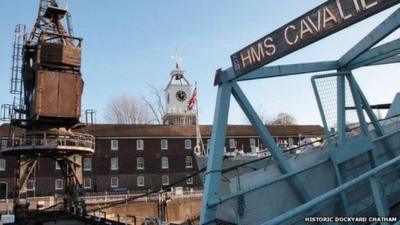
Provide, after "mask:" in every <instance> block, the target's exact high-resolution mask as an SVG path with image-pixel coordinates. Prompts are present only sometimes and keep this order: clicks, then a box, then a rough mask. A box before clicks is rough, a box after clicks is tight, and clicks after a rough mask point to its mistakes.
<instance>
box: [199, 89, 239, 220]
mask: <svg viewBox="0 0 400 225" xmlns="http://www.w3.org/2000/svg"><path fill="white" fill-rule="evenodd" d="M231 92H232V84H231V82H225V83H222V84H221V85H220V86H219V87H218V93H217V100H216V108H215V113H214V122H213V124H214V125H213V128H212V136H211V149H210V152H209V154H208V157H209V158H208V163H207V171H206V173H205V182H204V195H203V201H202V210H203V211H202V212H201V216H200V224H212V223H214V221H215V219H216V216H217V209H216V207H212V208H209V207H208V203H211V202H216V201H217V200H218V199H219V191H220V182H221V181H220V178H221V169H222V166H223V156H224V146H225V137H226V129H227V123H228V113H229V105H230V100H231Z"/></svg>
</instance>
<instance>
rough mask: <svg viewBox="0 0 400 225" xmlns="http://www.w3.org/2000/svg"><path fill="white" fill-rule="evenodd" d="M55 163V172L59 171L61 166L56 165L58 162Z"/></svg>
mask: <svg viewBox="0 0 400 225" xmlns="http://www.w3.org/2000/svg"><path fill="white" fill-rule="evenodd" d="M54 162H55V170H61V166H60V164H59V163H58V160H56V161H54Z"/></svg>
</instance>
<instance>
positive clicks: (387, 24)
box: [339, 9, 400, 68]
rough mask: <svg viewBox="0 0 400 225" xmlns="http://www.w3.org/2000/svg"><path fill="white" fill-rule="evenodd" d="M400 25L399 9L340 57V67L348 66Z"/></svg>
mask: <svg viewBox="0 0 400 225" xmlns="http://www.w3.org/2000/svg"><path fill="white" fill-rule="evenodd" d="M399 26H400V9H397V10H396V11H395V12H394V13H393V14H392V15H390V16H389V17H388V18H387V19H385V20H384V21H383V22H382V23H381V24H380V25H379V26H377V27H376V28H375V29H374V30H372V31H371V32H370V33H369V34H368V35H367V36H366V37H364V38H363V39H362V40H361V41H360V42H358V43H357V44H356V45H355V46H354V47H353V48H352V49H350V50H349V51H348V52H347V53H346V54H344V55H343V56H342V57H341V58H340V59H339V65H340V67H341V68H343V67H345V66H347V65H348V64H349V63H351V62H352V61H353V60H355V59H356V58H357V57H358V56H360V55H361V54H363V53H364V52H365V51H367V50H368V49H370V48H371V47H372V46H374V45H375V44H376V43H378V42H379V41H381V40H382V39H384V38H385V37H387V36H388V35H389V34H391V33H392V32H393V31H395V30H396V29H397V28H399Z"/></svg>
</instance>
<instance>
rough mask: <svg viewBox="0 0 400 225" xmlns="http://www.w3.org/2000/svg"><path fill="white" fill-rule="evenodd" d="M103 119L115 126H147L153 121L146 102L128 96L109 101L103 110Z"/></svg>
mask: <svg viewBox="0 0 400 225" xmlns="http://www.w3.org/2000/svg"><path fill="white" fill-rule="evenodd" d="M105 119H106V120H107V121H108V122H110V123H115V124H148V123H153V121H154V118H153V116H152V115H151V109H150V108H149V106H148V105H147V104H146V102H144V101H143V100H142V99H138V98H136V97H135V96H130V95H122V96H119V97H115V98H113V99H111V101H110V102H109V103H108V104H107V108H106V110H105Z"/></svg>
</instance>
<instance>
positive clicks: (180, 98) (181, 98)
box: [176, 90, 187, 102]
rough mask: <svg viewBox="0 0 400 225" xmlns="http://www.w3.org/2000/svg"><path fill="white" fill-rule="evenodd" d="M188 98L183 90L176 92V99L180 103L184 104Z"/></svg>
mask: <svg viewBox="0 0 400 225" xmlns="http://www.w3.org/2000/svg"><path fill="white" fill-rule="evenodd" d="M186 98H187V94H186V92H184V91H182V90H180V91H177V92H176V99H178V101H180V102H183V101H185V100H186Z"/></svg>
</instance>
